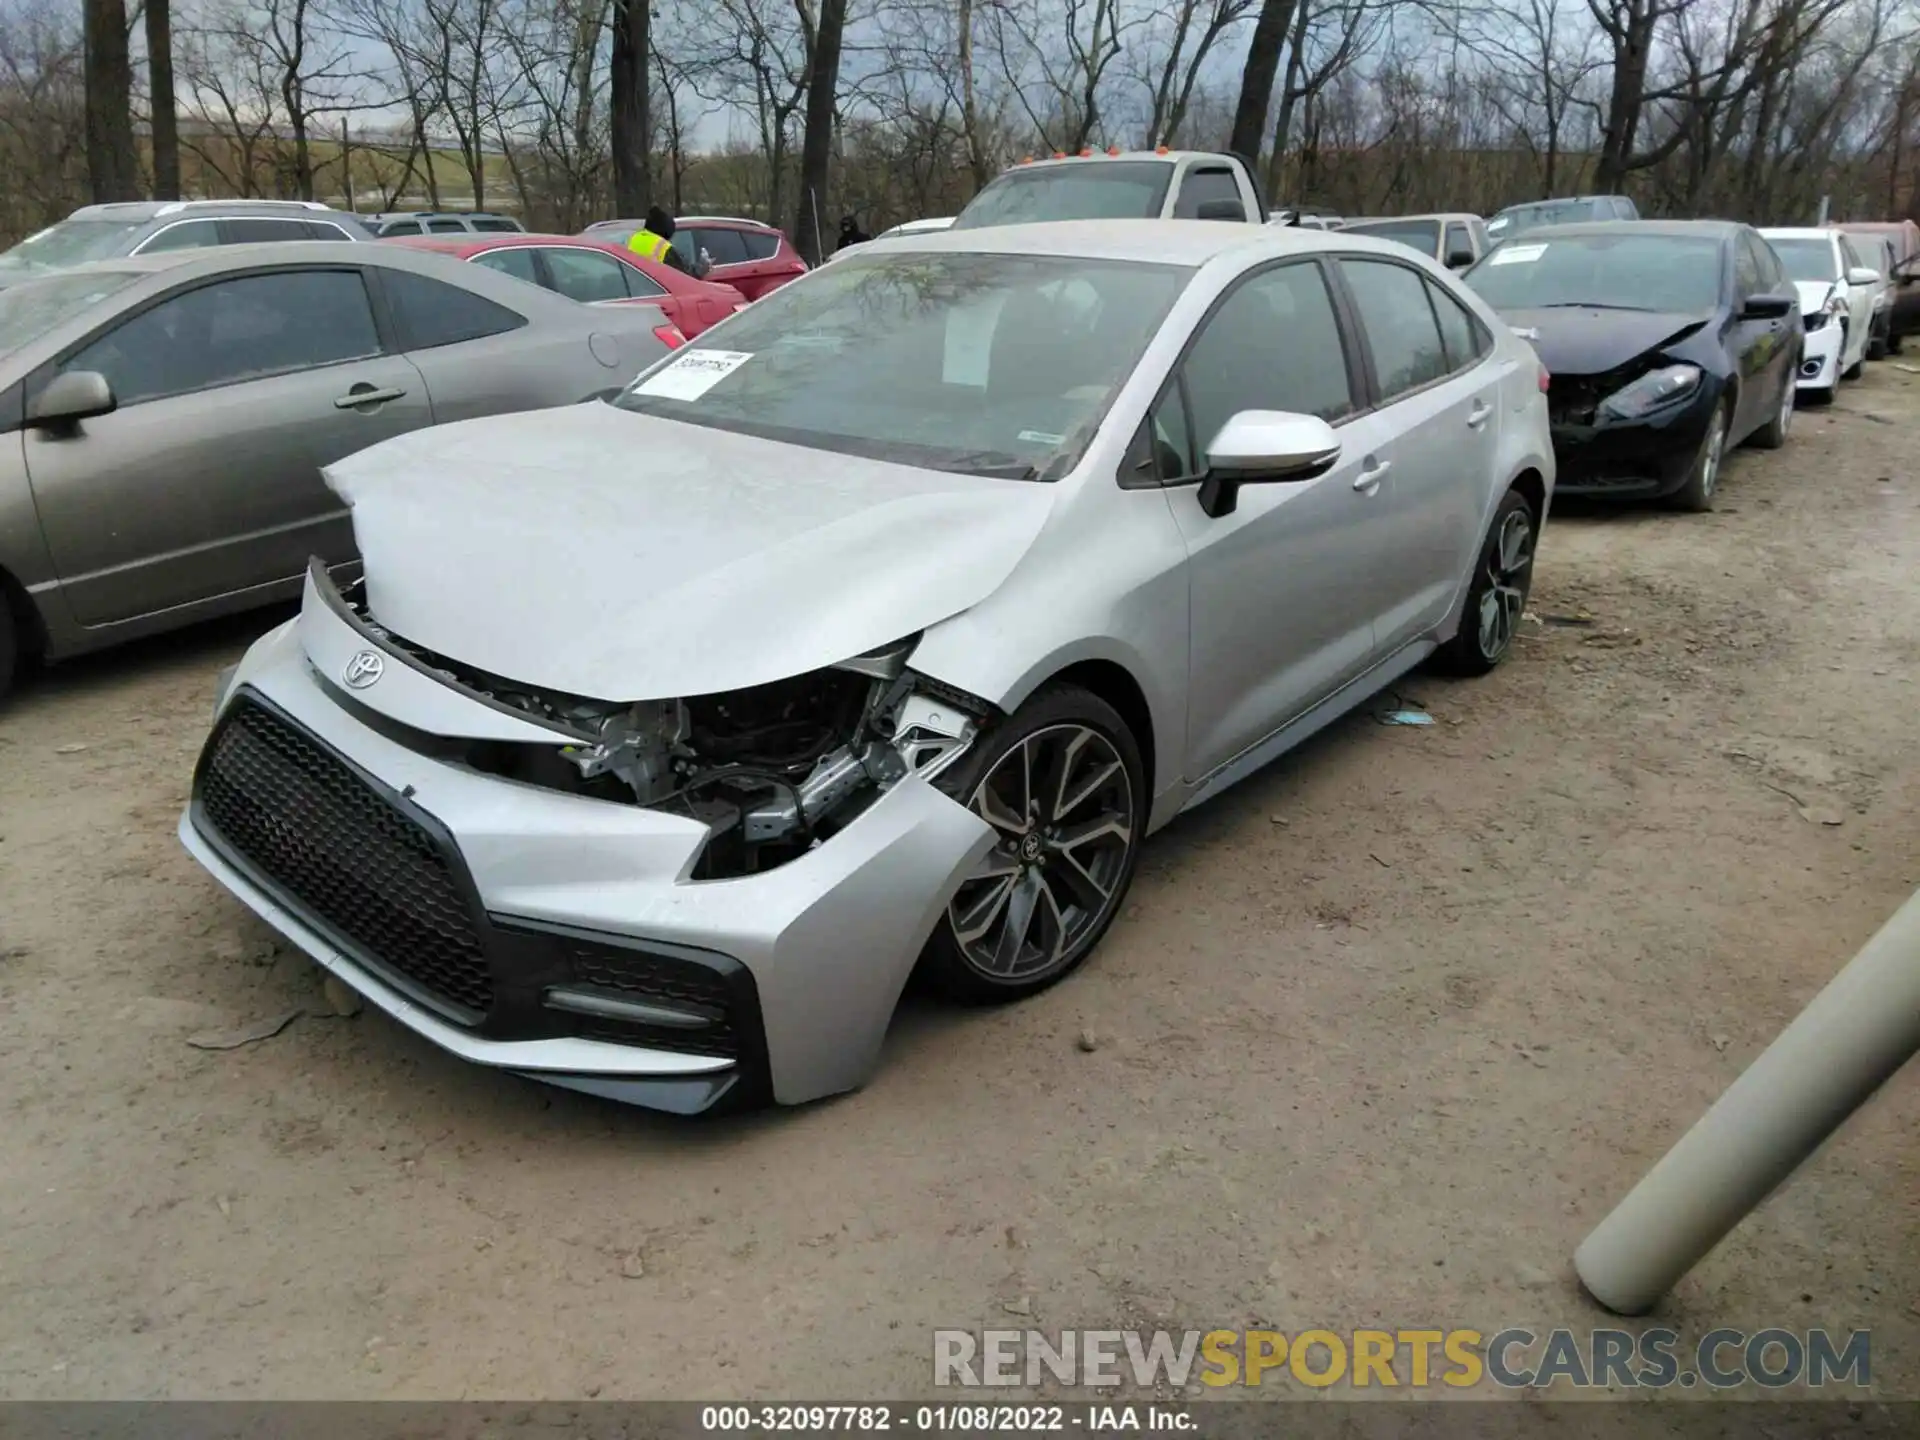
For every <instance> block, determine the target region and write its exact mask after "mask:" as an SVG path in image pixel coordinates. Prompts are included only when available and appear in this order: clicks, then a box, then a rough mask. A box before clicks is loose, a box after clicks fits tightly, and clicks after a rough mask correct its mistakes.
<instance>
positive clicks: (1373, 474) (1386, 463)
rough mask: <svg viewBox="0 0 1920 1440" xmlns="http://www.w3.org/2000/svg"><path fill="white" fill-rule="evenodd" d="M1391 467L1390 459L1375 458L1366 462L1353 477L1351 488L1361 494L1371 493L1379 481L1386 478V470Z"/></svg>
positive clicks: (1378, 486)
mask: <svg viewBox="0 0 1920 1440" xmlns="http://www.w3.org/2000/svg"><path fill="white" fill-rule="evenodd" d="M1392 468H1393V462H1392V461H1391V460H1375V461H1372V462H1371V463H1369V464H1368V466H1367V468H1366V469H1364V470H1362V471H1361V472H1360V473H1359V475H1357V476H1355V477H1354V481H1353V488H1354V489H1355V490H1358V491H1359V492H1360V493H1361V494H1362V495H1371V494H1373V492H1374V491H1376V490H1378V489H1379V488H1380V482H1381V481H1382V480H1384V479H1386V478H1387V471H1389V470H1391V469H1392Z"/></svg>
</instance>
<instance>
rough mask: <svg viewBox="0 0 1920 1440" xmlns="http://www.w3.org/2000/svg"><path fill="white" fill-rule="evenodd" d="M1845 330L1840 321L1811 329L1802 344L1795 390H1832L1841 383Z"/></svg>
mask: <svg viewBox="0 0 1920 1440" xmlns="http://www.w3.org/2000/svg"><path fill="white" fill-rule="evenodd" d="M1845 344H1846V331H1845V329H1844V327H1842V325H1841V324H1840V322H1839V321H1838V320H1829V321H1827V323H1826V324H1824V325H1822V326H1821V327H1820V328H1819V329H1818V330H1809V331H1807V333H1806V339H1805V340H1804V341H1802V342H1801V349H1800V368H1799V369H1798V370H1796V371H1795V372H1794V382H1793V383H1794V388H1795V389H1796V390H1831V389H1833V387H1834V386H1835V385H1837V384H1838V383H1839V382H1840V351H1841V348H1842V347H1843V346H1844V345H1845Z"/></svg>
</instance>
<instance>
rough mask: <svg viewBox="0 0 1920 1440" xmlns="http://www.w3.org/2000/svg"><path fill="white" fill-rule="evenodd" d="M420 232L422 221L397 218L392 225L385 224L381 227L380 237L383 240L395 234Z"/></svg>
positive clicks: (415, 233) (416, 233)
mask: <svg viewBox="0 0 1920 1440" xmlns="http://www.w3.org/2000/svg"><path fill="white" fill-rule="evenodd" d="M419 233H420V222H419V221H418V220H396V221H394V222H393V224H391V225H383V226H381V227H380V238H381V239H382V240H385V239H387V238H388V237H389V236H393V235H418V234H419Z"/></svg>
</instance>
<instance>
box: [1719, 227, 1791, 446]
mask: <svg viewBox="0 0 1920 1440" xmlns="http://www.w3.org/2000/svg"><path fill="white" fill-rule="evenodd" d="M1765 249H1766V246H1765V245H1763V244H1761V243H1760V241H1759V240H1758V238H1757V237H1755V236H1753V235H1751V234H1749V233H1748V232H1747V231H1745V230H1742V231H1740V232H1738V233H1737V234H1736V235H1735V236H1734V239H1733V324H1732V328H1731V329H1730V330H1729V331H1728V349H1729V350H1731V351H1732V352H1733V360H1734V364H1735V366H1736V368H1737V369H1738V370H1739V372H1740V396H1739V401H1738V403H1737V404H1736V406H1735V407H1734V412H1733V429H1732V431H1731V433H1730V434H1729V435H1728V437H1727V439H1728V443H1729V444H1736V445H1737V444H1738V443H1739V442H1740V441H1741V440H1742V439H1743V438H1744V437H1745V436H1746V434H1747V433H1748V432H1749V431H1750V430H1752V429H1753V428H1754V426H1755V425H1757V424H1758V423H1760V421H1762V420H1764V419H1766V418H1767V417H1769V416H1771V415H1772V414H1773V407H1774V404H1775V402H1777V401H1778V400H1779V398H1780V396H1779V392H1778V391H1777V390H1776V389H1775V388H1774V386H1773V385H1772V384H1771V383H1770V382H1771V377H1772V375H1773V371H1774V369H1775V365H1774V361H1775V360H1776V358H1777V357H1778V355H1779V353H1780V351H1781V349H1782V348H1783V341H1784V337H1785V332H1786V321H1784V320H1743V319H1741V318H1740V313H1741V311H1743V310H1744V309H1745V308H1746V305H1747V302H1748V301H1749V300H1751V299H1752V298H1753V297H1754V296H1756V295H1764V294H1766V293H1767V292H1768V291H1769V290H1770V289H1772V288H1773V287H1772V286H1771V285H1770V284H1769V283H1768V280H1767V267H1766V265H1765V263H1764V261H1763V258H1762V253H1761V252H1762V251H1764V250H1765ZM1798 308H1799V307H1798V305H1796V306H1795V310H1796V312H1797V310H1798ZM1790 318H1792V319H1793V320H1794V321H1795V323H1796V324H1797V323H1799V322H1798V315H1797V313H1796V314H1795V315H1794V316H1792V317H1790Z"/></svg>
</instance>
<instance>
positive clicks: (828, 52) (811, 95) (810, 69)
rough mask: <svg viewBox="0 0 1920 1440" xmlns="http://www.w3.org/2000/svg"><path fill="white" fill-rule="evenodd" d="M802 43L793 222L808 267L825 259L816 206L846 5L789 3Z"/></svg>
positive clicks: (821, 194) (822, 187) (823, 181)
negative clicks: (803, 83) (802, 100)
mask: <svg viewBox="0 0 1920 1440" xmlns="http://www.w3.org/2000/svg"><path fill="white" fill-rule="evenodd" d="M794 8H795V9H797V10H798V11H799V12H800V25H801V29H802V31H803V33H804V34H805V36H806V41H807V123H806V130H805V132H804V135H803V138H802V140H801V143H800V196H799V213H798V214H797V215H796V216H795V218H794V222H793V243H794V248H795V249H797V250H798V251H799V252H800V258H801V259H803V260H805V261H806V262H807V263H808V264H809V265H818V264H819V263H820V258H821V256H822V255H823V254H825V253H826V252H825V247H824V245H823V243H822V238H821V234H820V206H821V202H822V200H823V199H824V198H825V195H826V190H827V163H828V159H829V156H830V153H831V148H832V145H833V116H834V98H835V95H836V94H837V92H838V90H839V86H840V39H841V35H842V33H843V32H844V31H845V29H846V25H847V0H819V8H818V10H816V9H815V8H814V0H794Z"/></svg>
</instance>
